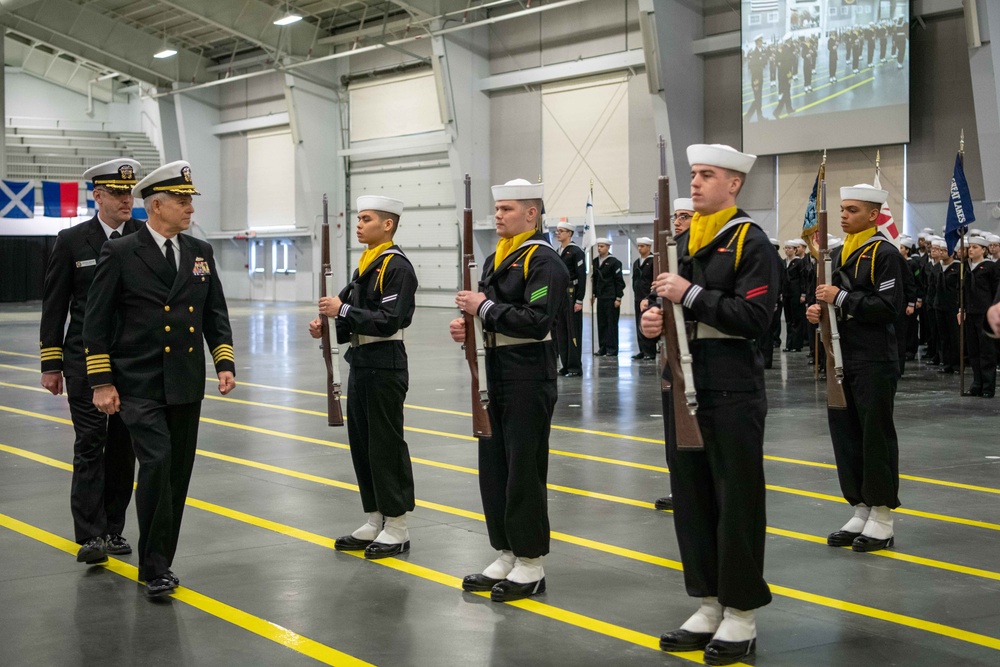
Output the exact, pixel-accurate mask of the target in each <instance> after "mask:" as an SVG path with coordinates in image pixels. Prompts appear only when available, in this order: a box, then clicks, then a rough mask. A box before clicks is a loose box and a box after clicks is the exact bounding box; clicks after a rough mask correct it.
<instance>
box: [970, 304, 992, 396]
mask: <svg viewBox="0 0 1000 667" xmlns="http://www.w3.org/2000/svg"><path fill="white" fill-rule="evenodd" d="M965 349H966V351H967V354H968V355H969V365H970V366H972V387H971V389H973V390H977V389H979V390H982V392H983V393H984V394H992V393H994V392H995V391H996V388H997V348H996V344H995V342H994V340H993V339H992V338H990V337H989V336H988V335H987V334H986V313H976V314H972V313H969V314H968V315H967V316H966V320H965Z"/></svg>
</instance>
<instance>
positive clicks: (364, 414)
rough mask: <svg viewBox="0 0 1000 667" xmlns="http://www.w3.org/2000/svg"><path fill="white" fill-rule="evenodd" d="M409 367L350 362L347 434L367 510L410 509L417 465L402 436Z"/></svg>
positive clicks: (397, 512)
mask: <svg viewBox="0 0 1000 667" xmlns="http://www.w3.org/2000/svg"><path fill="white" fill-rule="evenodd" d="M409 377H410V375H409V372H408V371H407V370H405V369H392V368H353V367H352V368H351V374H350V376H349V377H348V379H347V437H348V440H349V441H350V444H351V461H352V462H353V463H354V474H355V475H357V478H358V488H359V489H360V490H361V506H362V508H363V509H364V511H365V512H376V511H378V512H381V513H382V514H383V515H385V516H402V515H403V514H405V513H407V512H412V511H413V508H414V507H415V506H416V505H415V500H414V493H413V468H412V465H411V463H410V450H409V448H408V447H407V446H406V440H404V439H403V401H404V400H405V399H406V391H407V389H408V388H409Z"/></svg>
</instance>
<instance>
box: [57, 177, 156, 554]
mask: <svg viewBox="0 0 1000 667" xmlns="http://www.w3.org/2000/svg"><path fill="white" fill-rule="evenodd" d="M140 167H141V165H140V164H139V163H138V162H136V161H135V160H128V159H124V158H118V159H115V160H110V161H108V162H104V163H102V164H99V165H97V166H95V167H91V168H90V169H88V170H87V171H85V172H84V174H83V177H84V179H86V180H89V181H91V182H92V183H93V184H94V206H95V208H96V209H97V211H96V213H95V214H94V217H93V218H91V219H90V220H88V221H87V222H82V223H80V224H79V225H75V226H73V227H70V228H69V229H64V230H62V231H61V232H59V235H58V236H57V237H56V244H55V247H54V248H53V249H52V254H51V255H50V256H49V264H48V267H47V269H46V271H45V287H44V290H43V297H42V322H41V326H40V339H41V348H42V352H41V356H42V386H43V387H45V388H46V389H48V390H49V391H50V392H52V393H53V394H54V395H56V396H58V395H59V394H61V393H62V391H63V382H64V380H63V378H65V388H66V394H67V396H68V398H69V412H70V416H71V417H72V419H73V431H74V432H75V433H76V441H75V442H74V443H73V482H72V486H71V487H70V510H71V512H72V514H73V532H74V535H75V537H76V542H77V544H79V545H80V550H79V551H78V552H77V554H76V560H77V562H81V563H88V564H93V563H103V562H104V561H106V560H107V559H108V557H107V554H114V555H119V554H130V553H132V547H131V545H129V543H128V542H127V541H126V540H125V538H124V537H122V532H123V531H124V529H125V508H126V507H128V504H129V501H130V500H131V498H132V483H133V481H134V479H135V454H134V453H133V452H132V439H131V438H130V437H129V434H128V429H126V428H125V424H124V423H123V422H122V419H121V416H120V415H111V416H110V417H109V416H108V415H105V414H102V413H101V412H100V411H98V409H97V408H96V407H94V393H93V391H92V390H91V389H90V384H89V383H88V382H87V369H86V364H85V363H84V354H83V316H84V313H85V312H86V310H87V292H88V291H89V290H90V284H91V283H92V282H93V280H94V272H95V271H96V269H97V259H98V257H100V255H101V248H102V247H103V246H104V243H105V242H106V241H107V240H108V239H117V238H120V237H122V236H124V235H126V234H131V233H133V232H135V231H136V230H137V229H139V227H140V226H142V223H141V222H139V221H138V220H135V219H133V218H132V201H133V198H132V187H133V186H134V185H135V183H136V176H137V173H136V172H138V170H139V169H140ZM67 313H69V328H68V329H65V331H64V327H65V325H66V314H67Z"/></svg>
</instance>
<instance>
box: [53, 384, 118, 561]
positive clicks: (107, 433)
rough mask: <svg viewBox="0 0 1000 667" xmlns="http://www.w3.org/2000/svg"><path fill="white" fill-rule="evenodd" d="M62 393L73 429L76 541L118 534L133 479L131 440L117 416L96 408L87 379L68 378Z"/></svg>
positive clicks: (72, 495) (72, 497)
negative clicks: (65, 395)
mask: <svg viewBox="0 0 1000 667" xmlns="http://www.w3.org/2000/svg"><path fill="white" fill-rule="evenodd" d="M66 394H67V396H68V397H69V412H70V415H71V416H72V417H73V431H74V432H75V433H76V441H75V442H74V443H73V482H72V486H71V487H70V495H69V499H70V510H71V511H72V514H73V533H74V535H75V537H76V541H77V543H78V544H83V543H84V542H86V541H87V540H89V539H90V538H92V537H97V536H99V535H101V536H103V535H108V534H112V535H121V534H122V532H123V531H124V529H125V508H127V507H128V503H129V501H130V500H131V499H132V483H133V482H134V481H135V454H134V453H133V452H132V438H131V437H130V436H129V433H128V429H127V428H125V423H124V422H122V418H121V415H118V414H115V415H112V416H111V417H108V416H107V415H105V414H104V413H103V412H101V411H100V410H98V409H97V408H96V407H94V392H93V390H92V389H91V388H90V383H88V382H87V379H86V378H78V377H68V378H66Z"/></svg>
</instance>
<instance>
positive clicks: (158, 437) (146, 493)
mask: <svg viewBox="0 0 1000 667" xmlns="http://www.w3.org/2000/svg"><path fill="white" fill-rule="evenodd" d="M121 403H122V406H121V415H122V420H123V421H124V422H125V425H126V426H127V427H128V430H129V432H130V433H131V434H132V444H133V446H134V448H135V457H136V459H137V460H138V461H139V481H138V484H137V485H136V489H135V507H136V510H137V514H138V518H139V547H138V548H139V578H140V579H142V580H144V581H149V580H150V579H152V578H155V577H157V576H160V575H162V574H164V573H165V572H166V571H167V570H169V569H170V566H171V564H172V563H173V561H174V553H175V552H176V551H177V538H178V536H179V535H180V532H181V518H182V517H183V515H184V502H185V500H186V499H187V491H188V484H189V483H190V482H191V471H192V470H193V469H194V457H195V452H196V451H197V448H198V418H199V417H200V416H201V401H198V402H196V403H182V404H179V405H166V404H164V403H161V402H159V401H153V400H150V399H146V398H135V397H134V396H121Z"/></svg>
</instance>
